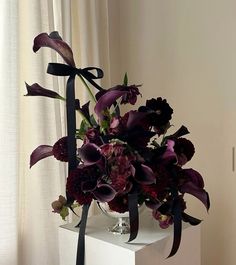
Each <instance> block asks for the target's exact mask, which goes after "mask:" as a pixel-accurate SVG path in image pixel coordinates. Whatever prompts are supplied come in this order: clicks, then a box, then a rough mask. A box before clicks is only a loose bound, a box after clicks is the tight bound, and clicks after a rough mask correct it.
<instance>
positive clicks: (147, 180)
mask: <svg viewBox="0 0 236 265" xmlns="http://www.w3.org/2000/svg"><path fill="white" fill-rule="evenodd" d="M135 179H136V181H137V182H139V183H142V184H153V183H155V181H156V177H155V175H154V173H153V171H152V169H151V168H150V167H148V166H146V165H144V164H142V165H141V166H138V167H136V174H135Z"/></svg>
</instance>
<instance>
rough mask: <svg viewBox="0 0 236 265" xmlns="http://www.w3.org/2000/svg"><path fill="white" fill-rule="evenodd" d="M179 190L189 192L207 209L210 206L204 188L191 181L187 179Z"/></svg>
mask: <svg viewBox="0 0 236 265" xmlns="http://www.w3.org/2000/svg"><path fill="white" fill-rule="evenodd" d="M180 192H182V193H189V194H191V195H193V196H194V197H196V198H197V199H199V200H200V201H201V202H202V203H203V204H204V206H205V207H206V209H207V210H209V208H210V199H209V195H208V193H207V192H206V191H205V190H204V189H201V188H199V187H198V186H196V185H195V184H194V183H193V182H191V181H188V182H186V183H185V184H183V185H182V186H181V188H180Z"/></svg>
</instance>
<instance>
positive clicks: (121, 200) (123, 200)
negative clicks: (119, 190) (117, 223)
mask: <svg viewBox="0 0 236 265" xmlns="http://www.w3.org/2000/svg"><path fill="white" fill-rule="evenodd" d="M108 205H109V207H110V209H111V210H112V211H115V212H118V213H124V212H127V211H128V195H122V196H116V197H115V198H114V199H113V200H111V201H110V202H108Z"/></svg>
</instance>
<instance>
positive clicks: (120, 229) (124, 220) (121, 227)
mask: <svg viewBox="0 0 236 265" xmlns="http://www.w3.org/2000/svg"><path fill="white" fill-rule="evenodd" d="M108 231H109V232H112V233H113V234H116V235H125V234H129V233H130V226H129V218H128V217H121V218H118V222H117V223H116V224H115V225H114V226H113V227H111V228H109V229H108Z"/></svg>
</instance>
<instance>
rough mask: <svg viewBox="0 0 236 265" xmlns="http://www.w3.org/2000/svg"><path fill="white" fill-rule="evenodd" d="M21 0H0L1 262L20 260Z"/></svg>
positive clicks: (8, 264) (11, 262)
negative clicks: (18, 3)
mask: <svg viewBox="0 0 236 265" xmlns="http://www.w3.org/2000/svg"><path fill="white" fill-rule="evenodd" d="M17 21H18V17H17V1H16V0H11V1H1V2H0V58H1V60H0V73H1V75H0V79H1V82H0V90H1V93H0V101H1V104H0V146H1V152H0V165H1V174H0V186H1V192H0V201H1V204H0V212H1V218H0V227H1V234H0V264H6V265H10V264H16V262H17V255H18V254H17V253H18V251H17V191H18V178H17V173H18V160H17V149H18V148H17V146H18V141H19V138H18V132H19V128H18V100H17V97H18V90H17V74H18V69H17V62H16V56H17V46H18V42H17V36H18V33H17V31H16V30H15V28H16V27H17Z"/></svg>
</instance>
